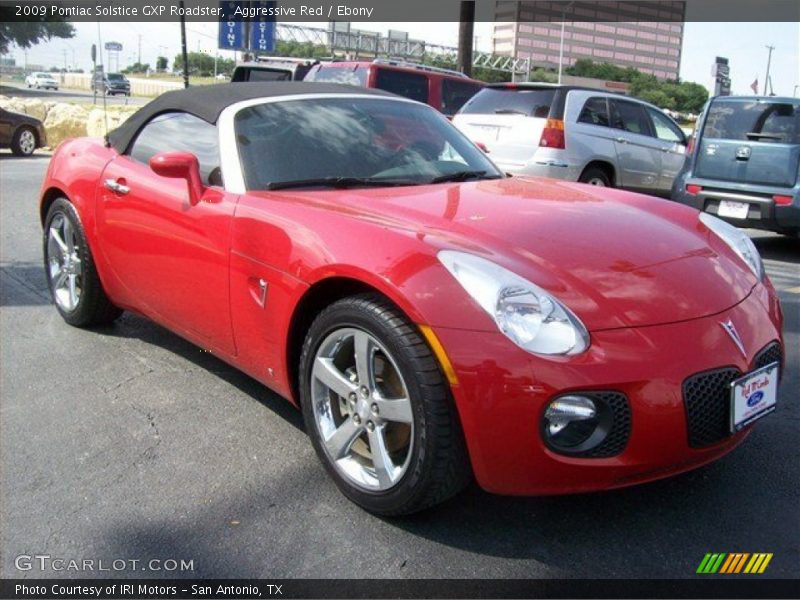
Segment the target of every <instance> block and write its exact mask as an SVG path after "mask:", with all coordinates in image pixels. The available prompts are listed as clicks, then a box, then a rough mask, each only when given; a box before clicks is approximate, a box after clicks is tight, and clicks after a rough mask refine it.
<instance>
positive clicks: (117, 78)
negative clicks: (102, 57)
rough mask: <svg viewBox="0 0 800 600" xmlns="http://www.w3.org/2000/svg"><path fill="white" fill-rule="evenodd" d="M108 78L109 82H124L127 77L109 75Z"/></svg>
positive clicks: (116, 74) (117, 74) (115, 74)
mask: <svg viewBox="0 0 800 600" xmlns="http://www.w3.org/2000/svg"><path fill="white" fill-rule="evenodd" d="M106 77H108V79H109V81H124V80H125V76H124V75H122V74H120V73H109V74H108V75H106Z"/></svg>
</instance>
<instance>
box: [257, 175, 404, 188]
mask: <svg viewBox="0 0 800 600" xmlns="http://www.w3.org/2000/svg"><path fill="white" fill-rule="evenodd" d="M400 185H419V182H417V181H411V180H405V179H377V178H372V177H320V178H318V179H295V180H293V181H273V182H271V183H268V184H267V189H268V190H286V189H290V188H303V187H331V188H349V187H362V186H363V187H396V186H400Z"/></svg>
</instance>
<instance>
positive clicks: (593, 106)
mask: <svg viewBox="0 0 800 600" xmlns="http://www.w3.org/2000/svg"><path fill="white" fill-rule="evenodd" d="M578 122H579V123H588V124H589V125H600V126H602V127H608V101H607V100H606V99H605V98H589V99H588V100H587V101H586V104H584V105H583V110H582V111H581V114H580V115H579V116H578Z"/></svg>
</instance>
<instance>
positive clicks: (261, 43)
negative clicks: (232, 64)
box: [250, 0, 275, 52]
mask: <svg viewBox="0 0 800 600" xmlns="http://www.w3.org/2000/svg"><path fill="white" fill-rule="evenodd" d="M251 5H252V6H257V7H259V8H262V7H263V8H265V9H266V8H271V9H273V11H274V9H275V2H274V0H257V1H255V2H252V3H251ZM273 11H269V12H273ZM259 12H260V11H259ZM250 50H253V51H254V52H272V51H273V50H275V17H272V16H269V17H265V16H259V17H258V18H256V19H254V20H253V21H252V23H251V24H250Z"/></svg>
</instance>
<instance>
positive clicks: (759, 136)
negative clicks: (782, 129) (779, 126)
mask: <svg viewBox="0 0 800 600" xmlns="http://www.w3.org/2000/svg"><path fill="white" fill-rule="evenodd" d="M746 135H747V137H749V138H754V139H757V140H758V139H765V140H782V139H783V136H782V135H781V134H779V133H758V132H755V131H751V132H750V133H747V134H746Z"/></svg>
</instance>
